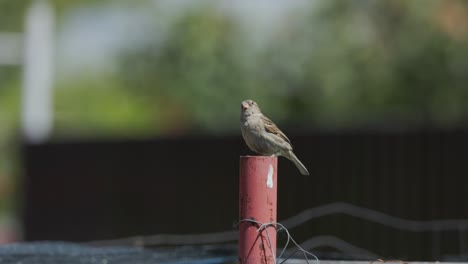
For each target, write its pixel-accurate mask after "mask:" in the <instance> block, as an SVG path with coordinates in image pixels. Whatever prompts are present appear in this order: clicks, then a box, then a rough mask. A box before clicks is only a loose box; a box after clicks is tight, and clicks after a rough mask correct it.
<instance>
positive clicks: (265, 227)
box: [236, 219, 320, 264]
mask: <svg viewBox="0 0 468 264" xmlns="http://www.w3.org/2000/svg"><path fill="white" fill-rule="evenodd" d="M242 222H250V223H255V224H257V225H258V229H257V232H259V233H260V232H265V234H266V237H267V240H268V247H269V249H270V251H271V255H272V256H273V259H274V262H275V263H276V264H283V263H285V262H286V261H287V260H288V259H291V258H292V257H293V256H294V255H295V254H296V253H298V252H302V254H303V256H304V259H305V261H306V262H307V264H310V262H309V258H308V256H309V257H310V256H311V257H313V258H315V261H316V263H317V264H320V260H319V258H318V257H317V256H316V255H314V254H313V253H311V252H308V251H307V250H305V249H303V248H302V247H301V246H300V245H299V244H298V243H297V242H296V241H295V240H294V238H293V237H292V236H291V234H290V233H289V230H288V229H287V228H286V227H285V226H284V225H283V224H281V223H277V222H268V223H262V222H259V221H256V220H254V219H241V220H239V222H238V223H237V224H236V226H239V224H240V223H242ZM270 226H273V227H275V229H276V233H278V232H280V231H283V230H284V232H285V233H286V235H287V240H286V243H285V245H284V246H283V249H282V250H281V253H280V254H279V256H278V257H276V255H275V249H274V248H273V246H272V243H271V239H270V234H269V233H268V227H270ZM278 227H279V228H278ZM290 242H292V243H293V244H294V245H295V246H296V247H297V250H295V251H293V252H292V253H291V254H289V255H288V256H287V257H285V258H284V259H282V257H283V254H284V253H285V251H286V249H287V248H288V246H289V243H290ZM279 261H281V262H279Z"/></svg>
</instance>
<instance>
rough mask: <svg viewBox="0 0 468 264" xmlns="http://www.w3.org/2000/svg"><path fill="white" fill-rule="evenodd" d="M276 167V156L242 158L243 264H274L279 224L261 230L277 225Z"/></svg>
mask: <svg viewBox="0 0 468 264" xmlns="http://www.w3.org/2000/svg"><path fill="white" fill-rule="evenodd" d="M277 164H278V158H276V157H265V156H242V157H240V188H239V218H240V223H239V263H240V264H274V263H275V260H276V225H269V226H264V227H262V228H260V227H261V224H264V223H276V198H277V178H278V177H277V176H278V175H277ZM246 220H247V221H246ZM250 220H253V221H257V222H258V223H261V224H257V223H254V222H253V221H250ZM259 228H260V229H259Z"/></svg>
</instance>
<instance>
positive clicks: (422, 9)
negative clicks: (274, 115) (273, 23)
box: [267, 0, 468, 125]
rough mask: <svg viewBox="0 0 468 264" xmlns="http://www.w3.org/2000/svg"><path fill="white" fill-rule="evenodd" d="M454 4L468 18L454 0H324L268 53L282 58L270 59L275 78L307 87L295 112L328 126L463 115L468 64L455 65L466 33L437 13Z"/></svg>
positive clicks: (437, 120) (426, 120)
mask: <svg viewBox="0 0 468 264" xmlns="http://www.w3.org/2000/svg"><path fill="white" fill-rule="evenodd" d="M447 5H449V6H451V5H456V6H457V8H448V9H449V11H450V10H452V11H453V12H455V11H454V10H457V11H456V13H457V16H459V18H458V20H460V21H462V20H463V19H466V17H467V16H466V15H467V7H466V6H465V4H463V3H462V2H461V1H455V0H454V1H391V0H388V1H339V0H337V1H334V0H332V1H321V2H319V4H317V5H313V7H312V8H311V9H310V10H306V11H304V12H303V15H300V16H298V15H296V16H294V17H291V21H293V22H292V23H285V24H284V28H282V29H280V30H278V35H277V36H276V39H277V40H278V41H272V42H271V43H273V46H272V47H271V50H272V51H270V52H269V53H267V58H274V56H276V57H280V59H275V60H271V59H270V60H267V61H268V62H269V64H270V65H272V66H271V67H270V69H273V70H274V71H275V72H274V73H272V74H271V76H272V77H273V78H272V79H271V83H272V84H273V85H274V84H281V81H280V80H279V79H282V80H283V81H284V80H289V82H290V83H293V86H296V87H301V94H302V96H299V97H298V100H299V101H301V102H300V103H298V104H295V105H296V106H297V105H299V106H301V107H300V109H299V111H294V110H293V109H292V111H293V112H303V113H304V112H305V113H309V114H310V115H311V116H313V117H314V118H316V119H318V120H321V122H322V123H325V125H336V124H338V125H339V124H341V125H347V124H348V125H356V124H362V123H363V122H371V123H373V122H377V123H385V122H386V121H382V120H392V119H393V120H396V121H401V122H402V123H400V124H405V123H414V122H416V123H425V124H438V123H441V124H446V123H447V122H450V123H459V122H462V121H463V120H464V118H465V117H466V112H467V110H468V109H466V107H465V106H464V104H463V101H465V100H466V97H467V96H468V91H466V89H464V88H463V85H462V84H463V83H464V82H465V81H466V74H459V72H466V65H461V64H460V63H458V65H457V67H456V68H454V67H453V66H454V60H455V61H458V62H459V61H461V59H460V57H463V58H464V59H462V60H463V61H466V59H467V58H466V52H467V47H468V46H467V45H466V44H467V43H466V42H467V38H466V34H465V33H463V32H466V31H465V30H457V33H456V37H453V36H450V33H452V32H453V31H452V30H447V32H443V31H442V30H441V29H444V27H442V28H441V25H440V19H439V17H440V15H439V14H438V12H441V11H442V12H443V10H446V9H447V7H446V6H447ZM461 10H463V11H461ZM449 11H446V12H449ZM463 17H464V18H463ZM451 23H453V22H451ZM446 24H449V23H445V24H442V26H444V25H446ZM453 24H454V23H453ZM462 27H463V26H462ZM447 33H449V34H447ZM462 34H464V35H462ZM291 47H294V48H291ZM272 54H274V55H272ZM275 62H276V63H275ZM460 67H461V68H460ZM278 72H279V73H280V74H277V73H278ZM456 72H458V74H456ZM285 76H286V78H285ZM275 78H276V79H275ZM303 115H304V114H303ZM293 116H301V115H300V114H299V115H293Z"/></svg>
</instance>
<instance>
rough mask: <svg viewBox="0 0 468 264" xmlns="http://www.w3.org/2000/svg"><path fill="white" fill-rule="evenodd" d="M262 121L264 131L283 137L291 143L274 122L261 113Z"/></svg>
mask: <svg viewBox="0 0 468 264" xmlns="http://www.w3.org/2000/svg"><path fill="white" fill-rule="evenodd" d="M262 121H263V125H264V126H265V130H266V132H268V133H272V134H275V135H277V136H278V137H280V138H282V139H284V140H285V141H286V142H288V143H289V144H290V145H291V141H289V138H288V137H287V136H286V135H285V134H284V133H283V132H282V131H281V130H280V129H279V128H278V127H277V126H276V125H275V123H273V121H271V120H270V119H269V118H268V117H266V116H264V115H262Z"/></svg>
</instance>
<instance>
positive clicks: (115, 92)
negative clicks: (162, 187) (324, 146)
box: [0, 0, 468, 137]
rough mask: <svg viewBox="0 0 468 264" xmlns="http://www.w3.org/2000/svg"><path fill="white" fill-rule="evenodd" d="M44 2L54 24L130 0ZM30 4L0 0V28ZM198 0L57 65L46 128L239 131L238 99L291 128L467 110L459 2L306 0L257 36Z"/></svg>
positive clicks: (449, 115)
mask: <svg viewBox="0 0 468 264" xmlns="http://www.w3.org/2000/svg"><path fill="white" fill-rule="evenodd" d="M51 2H52V3H53V4H54V5H55V7H56V8H57V11H58V14H59V15H58V28H60V27H61V22H62V21H64V20H66V18H67V16H69V15H71V14H73V10H74V9H75V8H80V7H83V6H88V7H92V6H99V7H100V8H102V7H103V6H104V7H105V6H106V5H109V6H110V5H113V6H115V5H117V6H122V7H123V8H125V7H126V6H129V5H130V6H134V5H136V4H135V3H132V4H130V3H129V2H126V1H106V2H101V1H91V0H87V1H75V2H71V1H61V0H55V1H51ZM29 3H30V1H18V2H15V4H14V3H13V2H11V1H2V2H1V4H0V6H1V7H2V8H0V10H1V11H0V12H2V13H5V12H7V13H8V15H6V16H1V18H0V20H2V23H0V24H1V25H2V30H6V31H15V30H16V31H19V30H21V28H22V15H24V13H25V11H26V8H27V6H28V4H29ZM149 3H150V2H149V1H142V2H141V4H142V5H147V6H151V5H150V4H149ZM199 3H200V4H199V5H196V7H195V8H190V9H189V11H188V12H181V13H177V17H176V18H175V19H174V18H172V20H171V22H170V23H169V27H168V29H167V33H165V35H164V37H163V41H159V39H161V35H160V31H159V30H158V29H159V28H158V24H157V23H156V21H153V22H154V31H152V33H150V34H148V36H147V38H146V39H145V40H144V41H141V43H137V44H135V45H132V46H128V47H126V48H125V49H122V50H121V51H120V52H119V55H118V57H117V58H116V60H115V63H116V65H114V67H113V69H114V70H113V71H111V72H106V71H103V72H96V73H93V74H92V75H86V74H82V75H80V73H78V74H77V75H76V76H73V78H68V79H67V78H61V77H60V76H58V79H59V81H58V82H57V83H56V88H57V89H56V90H55V98H54V101H55V110H56V116H55V130H54V131H55V132H54V133H55V135H56V136H57V137H67V136H76V137H82V136H85V137H94V136H100V137H101V136H102V137H107V136H154V135H161V134H187V133H218V132H222V133H231V132H233V133H237V129H238V122H237V120H238V115H239V102H240V101H242V100H243V99H246V98H252V99H255V100H257V101H258V102H259V103H260V105H261V106H262V108H263V110H264V112H266V113H267V114H268V115H269V116H271V117H272V118H273V119H274V120H275V121H276V122H278V123H286V122H287V123H289V124H291V125H292V124H294V125H295V126H297V127H301V128H317V127H318V128H337V129H339V128H346V127H357V126H362V125H366V126H381V125H384V126H385V127H387V126H390V125H391V126H399V127H405V126H407V125H434V126H456V125H460V124H462V123H463V122H464V120H465V118H466V115H467V112H468V109H467V108H468V107H467V106H466V104H464V103H463V102H464V101H465V100H466V99H468V98H467V97H468V91H467V89H466V88H465V87H466V83H467V81H468V74H467V68H468V63H467V61H468V45H467V42H468V37H467V36H468V29H467V27H468V6H467V4H466V2H465V1H459V0H414V1H399V0H382V1H375V0H367V1H341V0H326V1H325V0H324V1H315V2H314V3H313V4H310V5H308V8H297V9H296V10H293V11H292V12H290V13H289V14H288V15H287V16H286V17H282V18H281V19H283V20H282V21H272V22H275V25H276V26H274V27H273V30H272V31H273V32H272V33H271V34H268V37H266V38H267V40H266V41H264V42H262V44H261V45H260V46H258V45H257V46H255V45H253V44H252V43H253V42H252V41H251V38H252V36H251V35H249V34H247V33H246V31H248V30H249V29H245V28H243V27H242V25H241V23H239V19H238V18H237V19H236V18H235V17H234V16H232V15H228V13H229V12H226V11H225V10H224V11H222V10H221V9H220V8H217V7H216V4H215V3H216V2H215V1H201V2H199ZM154 12H155V14H158V15H161V14H160V13H158V12H159V11H158V10H156V9H155V10H154ZM13 14H14V15H13ZM57 66H58V67H60V65H57ZM10 71H11V70H10V69H4V68H0V76H1V77H2V78H1V80H0V94H1V95H4V96H2V98H0V103H1V105H0V109H1V110H2V113H3V114H2V116H0V118H1V120H5V119H8V120H13V119H16V118H18V115H17V113H18V110H17V109H18V108H19V101H18V98H19V97H18V96H12V94H15V93H16V94H17V93H18V92H16V91H17V90H18V89H19V85H20V82H19V79H18V78H19V75H18V74H17V73H16V74H9V72H10ZM14 71H17V69H15V70H14ZM11 76H13V77H11ZM15 78H16V79H15ZM12 83H13V86H12ZM12 89H13V90H14V91H13V90H12ZM6 94H10V95H9V96H6ZM6 113H9V114H6ZM11 124H18V122H12V123H11ZM12 126H15V125H12ZM12 126H10V127H12ZM0 130H1V129H0ZM4 130H5V129H4ZM10 131H17V128H14V129H10ZM1 133H3V134H5V132H4V131H3V132H0V134H1Z"/></svg>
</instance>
